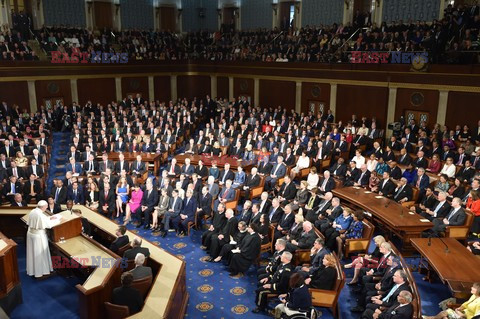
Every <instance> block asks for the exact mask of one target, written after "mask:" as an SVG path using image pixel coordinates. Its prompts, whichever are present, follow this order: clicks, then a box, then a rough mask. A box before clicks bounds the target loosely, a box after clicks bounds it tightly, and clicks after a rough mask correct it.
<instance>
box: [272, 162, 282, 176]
mask: <svg viewBox="0 0 480 319" xmlns="http://www.w3.org/2000/svg"><path fill="white" fill-rule="evenodd" d="M279 168H280V164H277V167H276V168H275V171H274V172H273V175H275V176H276V175H277V171H278V169H279Z"/></svg>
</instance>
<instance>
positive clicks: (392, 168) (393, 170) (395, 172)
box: [388, 161, 402, 180]
mask: <svg viewBox="0 0 480 319" xmlns="http://www.w3.org/2000/svg"><path fill="white" fill-rule="evenodd" d="M388 170H389V172H390V177H391V178H393V179H396V180H399V179H400V178H401V177H402V170H401V169H400V167H398V166H397V162H395V161H391V162H390V163H389V164H388Z"/></svg>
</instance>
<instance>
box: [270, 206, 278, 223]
mask: <svg viewBox="0 0 480 319" xmlns="http://www.w3.org/2000/svg"><path fill="white" fill-rule="evenodd" d="M276 210H277V209H276V208H273V209H272V212H271V213H270V216H269V219H270V222H271V221H272V217H273V215H274V214H275V211H276Z"/></svg>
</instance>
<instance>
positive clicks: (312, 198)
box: [307, 196, 315, 208]
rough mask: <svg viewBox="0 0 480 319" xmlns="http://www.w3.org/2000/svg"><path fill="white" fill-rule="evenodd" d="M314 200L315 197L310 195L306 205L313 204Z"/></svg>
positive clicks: (310, 205)
mask: <svg viewBox="0 0 480 319" xmlns="http://www.w3.org/2000/svg"><path fill="white" fill-rule="evenodd" d="M314 201H315V197H314V196H311V197H310V199H309V200H308V205H307V206H308V207H310V208H311V207H312V206H313V202H314Z"/></svg>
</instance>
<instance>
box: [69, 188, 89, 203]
mask: <svg viewBox="0 0 480 319" xmlns="http://www.w3.org/2000/svg"><path fill="white" fill-rule="evenodd" d="M67 199H71V200H73V203H74V204H80V205H84V204H85V194H84V191H83V187H82V186H81V185H79V186H78V188H77V196H74V194H73V188H69V189H68V192H67Z"/></svg>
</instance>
